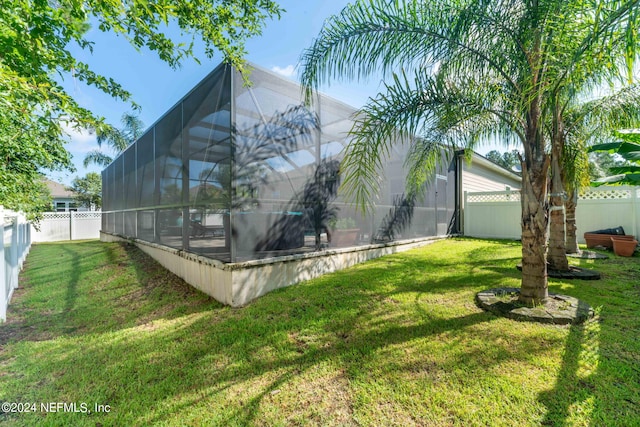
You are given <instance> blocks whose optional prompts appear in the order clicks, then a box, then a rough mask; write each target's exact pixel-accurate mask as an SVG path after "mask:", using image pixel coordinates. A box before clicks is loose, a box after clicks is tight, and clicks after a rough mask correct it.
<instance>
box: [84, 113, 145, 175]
mask: <svg viewBox="0 0 640 427" xmlns="http://www.w3.org/2000/svg"><path fill="white" fill-rule="evenodd" d="M120 122H121V123H122V129H116V128H114V127H112V126H108V127H105V128H103V129H96V137H97V141H98V147H102V144H104V143H107V144H108V145H109V146H110V147H111V149H112V150H113V152H114V153H115V155H116V156H117V155H118V154H120V153H122V152H123V151H124V150H125V149H126V148H127V147H128V146H129V145H131V144H132V143H133V142H134V141H135V140H136V139H138V138H140V137H141V136H142V134H143V133H144V123H143V122H142V120H140V117H138V116H137V115H135V114H132V113H124V114H123V115H122V118H121V119H120ZM112 161H113V158H111V157H110V156H109V155H108V154H106V153H105V152H103V151H101V150H99V149H98V150H92V151H90V152H88V153H87V155H86V156H85V158H84V162H83V163H84V167H87V166H89V165H90V164H91V163H94V164H96V165H100V166H107V165H108V164H109V163H111V162H112Z"/></svg>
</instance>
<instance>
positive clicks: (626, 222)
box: [463, 186, 640, 243]
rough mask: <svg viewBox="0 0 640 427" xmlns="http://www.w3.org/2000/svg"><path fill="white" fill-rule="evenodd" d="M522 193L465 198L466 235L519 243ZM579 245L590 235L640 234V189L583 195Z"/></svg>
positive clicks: (579, 209)
mask: <svg viewBox="0 0 640 427" xmlns="http://www.w3.org/2000/svg"><path fill="white" fill-rule="evenodd" d="M520 209H521V207H520V192H518V191H492V192H483V193H467V192H465V194H464V210H463V215H464V235H465V236H470V237H484V238H496V239H519V238H520V236H521V231H522V229H521V226H520ZM576 225H577V227H578V231H577V234H578V242H580V243H584V238H583V234H584V233H585V232H587V231H593V230H600V229H603V228H612V227H617V226H620V225H621V226H622V227H624V231H625V233H626V234H632V235H634V236H636V237H637V236H638V233H640V187H629V186H619V187H597V188H587V189H585V190H584V191H582V192H581V194H580V196H579V198H578V205H577V208H576Z"/></svg>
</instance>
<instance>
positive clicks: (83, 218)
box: [31, 212, 102, 242]
mask: <svg viewBox="0 0 640 427" xmlns="http://www.w3.org/2000/svg"><path fill="white" fill-rule="evenodd" d="M101 218H102V212H47V213H45V214H44V218H43V219H42V220H41V221H40V225H39V227H40V230H36V229H35V228H33V229H32V230H31V232H32V236H33V241H34V242H58V241H61V240H82V239H99V238H100V227H101V221H102V219H101Z"/></svg>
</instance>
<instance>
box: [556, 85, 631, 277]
mask: <svg viewBox="0 0 640 427" xmlns="http://www.w3.org/2000/svg"><path fill="white" fill-rule="evenodd" d="M639 123H640V86H638V85H629V86H627V87H624V88H622V89H620V90H616V91H614V92H613V93H611V94H607V95H600V96H596V97H594V98H593V99H590V100H588V101H582V102H581V101H579V100H577V99H567V100H566V102H565V103H563V104H562V105H560V108H559V114H558V117H557V119H556V124H555V125H554V126H553V127H552V129H551V134H552V135H551V136H550V139H553V138H554V135H555V138H556V139H555V140H554V142H555V143H556V144H555V145H554V151H553V156H557V158H558V160H557V162H554V163H553V166H554V167H552V170H553V169H554V168H557V170H558V172H557V173H555V172H553V176H554V177H555V176H558V177H559V178H560V179H559V182H558V181H553V179H552V189H551V193H552V195H555V196H554V197H551V198H550V204H551V208H550V209H552V210H551V212H550V222H551V225H550V237H549V241H550V244H549V254H548V261H549V266H550V267H552V268H554V269H556V270H560V271H562V270H565V269H566V268H568V263H567V260H566V254H567V253H577V252H579V248H578V243H577V236H576V223H575V210H576V206H577V193H578V190H579V188H580V187H584V186H586V185H588V183H589V175H588V157H587V146H588V145H592V144H595V143H598V142H602V140H603V138H608V137H609V135H610V134H611V133H612V132H613V131H615V130H616V129H620V128H626V127H634V126H637V125H638V124H639ZM556 163H557V164H556ZM563 205H564V212H563V210H562V207H563ZM565 228H566V235H565Z"/></svg>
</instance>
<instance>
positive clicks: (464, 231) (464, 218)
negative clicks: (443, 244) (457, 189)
mask: <svg viewBox="0 0 640 427" xmlns="http://www.w3.org/2000/svg"><path fill="white" fill-rule="evenodd" d="M468 197H469V192H468V191H465V192H464V203H463V204H462V209H460V216H461V217H462V218H461V221H460V223H461V224H462V235H463V236H466V235H467V230H468V228H467V215H466V213H467V207H468V205H467V198H468Z"/></svg>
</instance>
